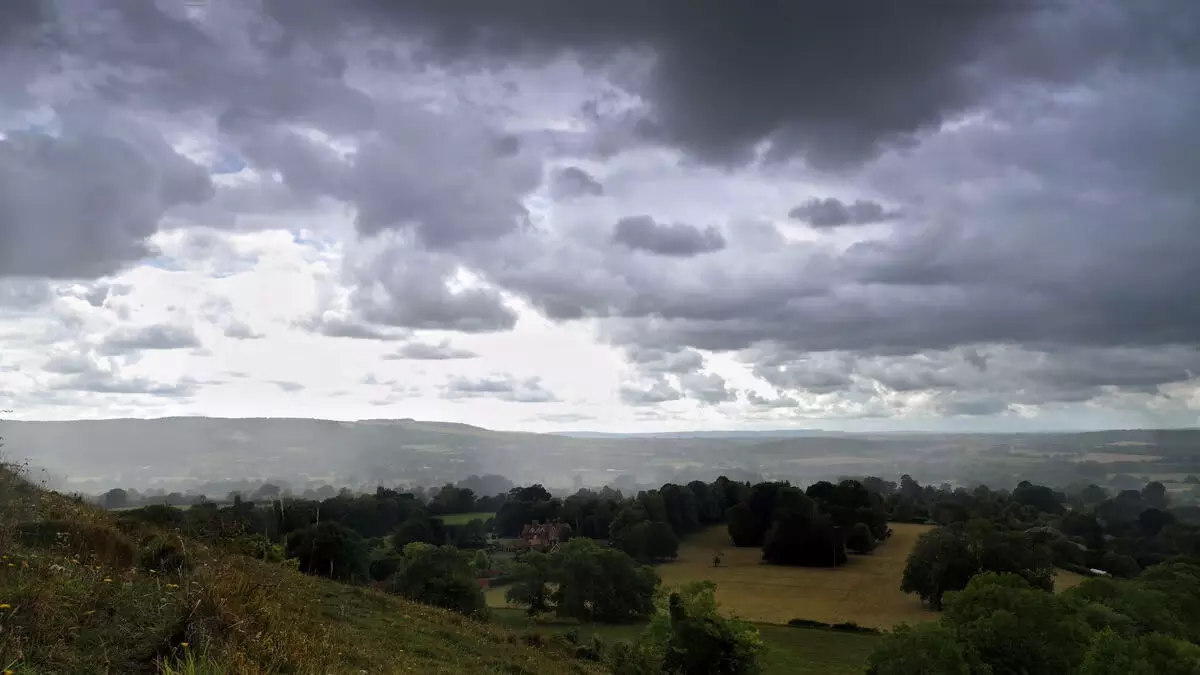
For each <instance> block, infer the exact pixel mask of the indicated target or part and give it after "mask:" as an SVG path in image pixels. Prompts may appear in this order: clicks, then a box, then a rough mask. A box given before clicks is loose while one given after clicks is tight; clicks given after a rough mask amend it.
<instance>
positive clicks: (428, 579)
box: [389, 542, 487, 616]
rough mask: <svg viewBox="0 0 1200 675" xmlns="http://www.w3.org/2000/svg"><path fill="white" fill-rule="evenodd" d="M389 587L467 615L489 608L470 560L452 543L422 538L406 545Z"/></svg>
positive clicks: (407, 595) (425, 601)
mask: <svg viewBox="0 0 1200 675" xmlns="http://www.w3.org/2000/svg"><path fill="white" fill-rule="evenodd" d="M389 590H390V591H391V592H393V593H396V594H397V595H402V596H404V597H406V598H409V599H411V600H416V601H417V602H423V603H425V604H429V605H434V606H436V607H443V608H445V609H449V610H452V611H455V612H458V613H460V614H466V615H468V616H479V615H483V614H485V613H486V612H487V603H486V602H485V600H484V597H483V589H482V588H480V587H479V584H478V583H476V581H475V574H474V573H473V572H472V570H471V563H470V561H469V560H468V559H467V556H465V555H464V554H463V553H461V552H460V551H459V550H458V549H456V548H454V547H453V546H432V545H430V544H425V543H421V542H416V543H412V544H409V545H407V546H405V547H404V562H403V564H402V565H401V567H400V569H399V570H398V571H397V572H396V574H395V576H393V577H392V583H391V586H390V587H389Z"/></svg>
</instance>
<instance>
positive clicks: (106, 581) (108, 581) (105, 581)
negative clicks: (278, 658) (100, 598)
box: [104, 577, 112, 584]
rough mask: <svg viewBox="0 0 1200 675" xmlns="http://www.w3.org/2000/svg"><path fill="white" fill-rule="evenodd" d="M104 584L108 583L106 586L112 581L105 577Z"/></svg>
mask: <svg viewBox="0 0 1200 675" xmlns="http://www.w3.org/2000/svg"><path fill="white" fill-rule="evenodd" d="M104 583H106V584H109V583H112V579H109V578H108V577H104Z"/></svg>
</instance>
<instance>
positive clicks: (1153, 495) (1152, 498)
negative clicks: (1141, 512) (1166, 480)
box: [1142, 481, 1168, 509]
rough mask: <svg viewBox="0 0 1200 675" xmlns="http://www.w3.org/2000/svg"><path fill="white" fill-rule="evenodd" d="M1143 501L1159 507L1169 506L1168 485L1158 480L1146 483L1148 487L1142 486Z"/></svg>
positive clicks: (1148, 504)
mask: <svg viewBox="0 0 1200 675" xmlns="http://www.w3.org/2000/svg"><path fill="white" fill-rule="evenodd" d="M1142 501H1144V502H1146V505H1147V506H1153V507H1155V508H1159V509H1165V508H1167V501H1168V499H1167V488H1166V486H1165V485H1163V484H1162V483H1160V482H1158V481H1151V482H1149V483H1146V487H1144V488H1142Z"/></svg>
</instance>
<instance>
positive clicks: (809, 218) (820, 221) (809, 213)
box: [788, 197, 899, 228]
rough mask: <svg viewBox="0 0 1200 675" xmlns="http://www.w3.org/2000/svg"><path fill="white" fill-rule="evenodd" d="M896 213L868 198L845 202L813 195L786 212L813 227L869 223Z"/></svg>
mask: <svg viewBox="0 0 1200 675" xmlns="http://www.w3.org/2000/svg"><path fill="white" fill-rule="evenodd" d="M898 215H899V214H898V213H896V212H895V211H888V210H886V209H884V208H883V205H881V204H880V203H879V202H873V201H871V200H869V199H859V200H856V201H854V202H853V203H850V204H846V203H844V202H843V201H841V200H840V199H836V198H834V197H826V198H825V199H818V198H815V197H814V198H813V199H810V200H808V201H807V202H804V203H803V204H801V205H799V206H797V207H796V208H794V209H792V210H791V211H789V212H788V218H791V219H793V220H802V221H804V222H806V223H808V224H809V225H811V226H813V227H815V228H832V227H841V226H843V225H870V224H872V223H881V222H883V221H886V220H891V219H893V218H895V217H897V216H898Z"/></svg>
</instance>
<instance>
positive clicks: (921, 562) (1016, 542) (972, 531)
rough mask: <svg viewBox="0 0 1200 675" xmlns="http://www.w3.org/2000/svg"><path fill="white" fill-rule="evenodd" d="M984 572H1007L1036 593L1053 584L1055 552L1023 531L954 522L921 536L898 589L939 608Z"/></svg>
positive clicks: (981, 522) (1050, 587) (989, 525)
mask: <svg viewBox="0 0 1200 675" xmlns="http://www.w3.org/2000/svg"><path fill="white" fill-rule="evenodd" d="M983 572H1012V573H1014V574H1017V575H1020V576H1021V577H1023V578H1024V579H1025V580H1026V581H1028V582H1029V583H1030V584H1032V585H1033V586H1035V587H1037V588H1042V589H1045V590H1051V589H1052V588H1053V585H1054V553H1053V551H1051V550H1050V548H1049V546H1047V545H1045V544H1042V543H1039V542H1038V540H1037V539H1035V538H1034V537H1033V536H1031V535H1029V534H1026V533H1024V532H1011V531H1004V530H1000V529H997V528H996V527H995V526H994V525H992V524H991V523H989V522H987V521H984V520H973V521H971V522H969V523H957V524H954V525H947V526H943V527H939V528H937V529H934V530H930V531H929V532H926V533H924V534H922V535H921V537H920V538H919V539H918V540H917V545H916V546H915V547H914V548H913V551H912V553H910V554H909V556H908V564H907V565H906V566H905V568H904V575H903V578H902V580H901V584H900V590H902V591H904V592H905V593H916V594H917V595H919V596H920V597H921V600H922V601H925V602H927V603H929V605H930V606H931V607H933V608H935V609H941V607H942V598H943V596H944V595H945V594H946V593H947V592H949V591H957V590H961V589H963V588H966V586H967V583H968V582H969V581H970V580H971V578H972V577H974V576H975V575H977V574H980V573H983Z"/></svg>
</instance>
